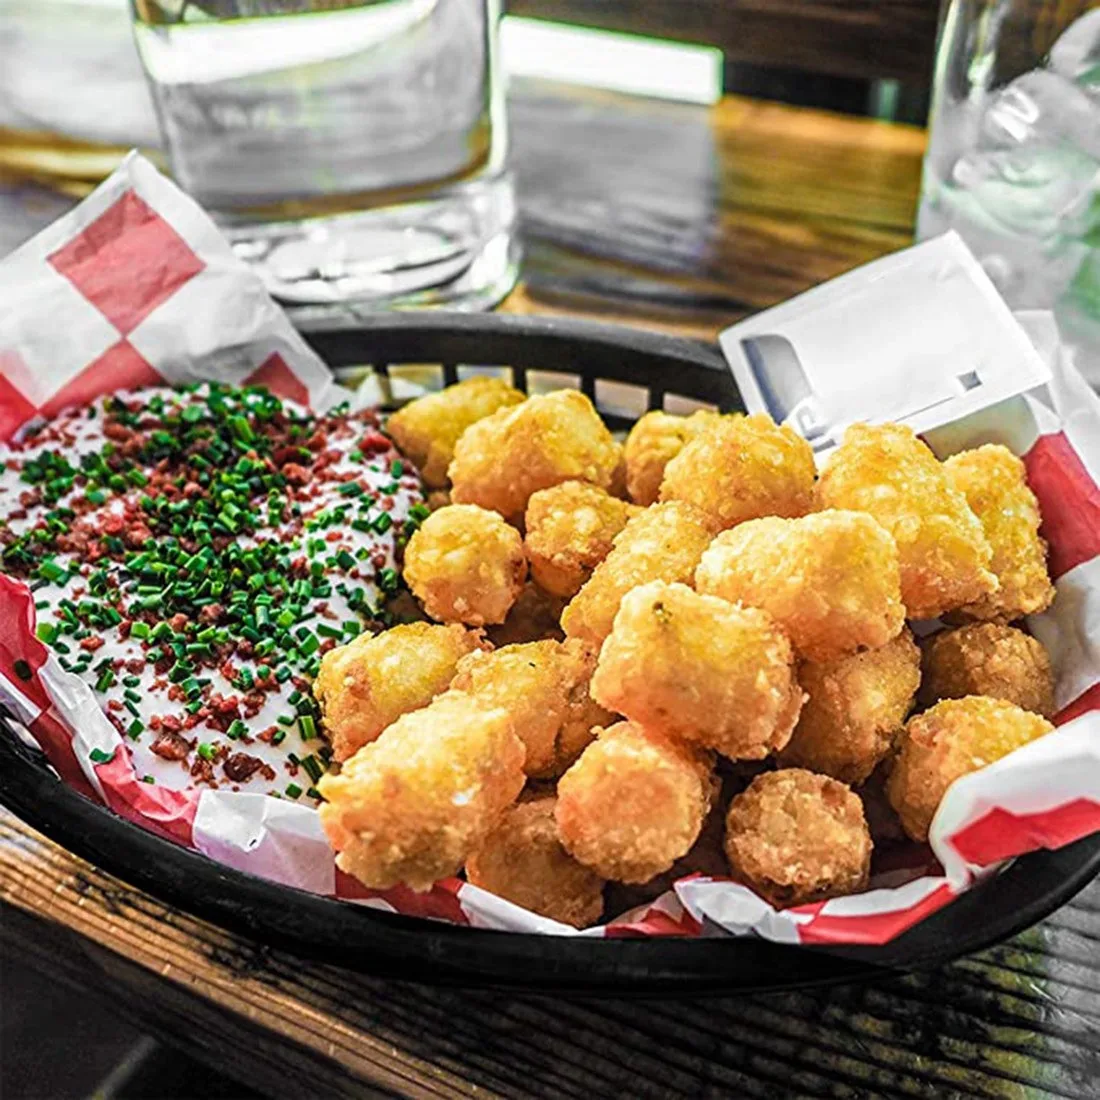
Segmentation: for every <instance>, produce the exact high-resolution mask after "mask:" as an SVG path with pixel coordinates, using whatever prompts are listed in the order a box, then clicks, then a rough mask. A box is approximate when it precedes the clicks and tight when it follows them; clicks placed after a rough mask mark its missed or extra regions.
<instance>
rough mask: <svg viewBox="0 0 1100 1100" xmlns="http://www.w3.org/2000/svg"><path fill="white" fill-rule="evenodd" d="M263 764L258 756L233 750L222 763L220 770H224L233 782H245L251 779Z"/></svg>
mask: <svg viewBox="0 0 1100 1100" xmlns="http://www.w3.org/2000/svg"><path fill="white" fill-rule="evenodd" d="M263 765H264V762H263V761H262V760H260V759H259V758H258V757H255V756H249V755H248V753H245V752H235V753H234V754H233V755H232V756H230V757H229V758H228V759H227V760H226V762H225V763H224V764H223V765H222V771H223V772H225V775H226V778H227V779H230V780H232V781H233V782H234V783H245V782H247V781H248V780H249V779H251V778H252V776H253V775H254V774H255V773H256V772H258V771H259V770H260V769H261V768H262V767H263Z"/></svg>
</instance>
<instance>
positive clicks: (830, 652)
mask: <svg viewBox="0 0 1100 1100" xmlns="http://www.w3.org/2000/svg"><path fill="white" fill-rule="evenodd" d="M695 587H696V588H697V589H698V590H699V591H700V592H706V593H709V594H710V595H713V596H721V597H722V598H723V599H725V600H729V601H730V602H731V603H737V602H739V601H740V602H742V603H745V604H748V605H749V606H750V607H761V608H763V609H764V610H765V611H767V612H768V613H769V614H770V615H771V616H772V617H773V618H774V619H775V620H776V621H777V622H778V623H779V625H780V626H782V627H783V629H784V630H786V631H787V633H788V634H789V635H790V638H791V641H792V642H793V643H794V647H795V649H796V650H798V652H799V654H800V656H802V657H806V658H807V659H809V660H812V661H835V660H838V659H839V658H840V657H843V656H845V655H847V654H849V653H854V652H855V651H856V650H859V649H864V648H874V647H877V646H881V645H885V644H886V643H887V642H888V641H889V640H890V639H891V638H893V637H895V636H896V635H897V633H898V631H899V630H901V627H902V623H903V622H904V620H905V609H904V608H903V607H902V603H901V575H900V571H899V569H898V554H897V548H896V547H895V545H894V540H893V539H892V538H891V537H890V535H889V534H888V533H887V532H886V531H885V530H884V529H883V528H882V527H880V526H879V525H878V524H877V523H876V522H875V521H874V520H873V519H871V517H870V516H867V515H863V514H861V513H858V512H840V511H828V512H819V513H817V514H816V515H812V516H805V517H803V518H802V519H778V518H775V517H768V518H767V519H758V520H750V521H749V522H748V523H743V524H741V525H740V526H739V527H735V528H734V529H733V530H732V531H723V532H722V534H720V535H719V536H718V537H717V538H716V539H715V540H714V542H713V543H712V544H711V546H710V548H709V549H708V550H707V551H706V553H704V554H703V558H702V560H701V561H700V563H699V568H698V569H697V570H696V571H695Z"/></svg>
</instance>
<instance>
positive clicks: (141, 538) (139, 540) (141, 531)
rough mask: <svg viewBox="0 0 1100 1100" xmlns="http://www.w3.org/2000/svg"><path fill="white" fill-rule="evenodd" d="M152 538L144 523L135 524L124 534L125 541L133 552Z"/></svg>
mask: <svg viewBox="0 0 1100 1100" xmlns="http://www.w3.org/2000/svg"><path fill="white" fill-rule="evenodd" d="M152 537H153V532H152V531H150V530H149V528H148V527H146V526H145V524H144V523H135V524H134V525H133V527H131V528H130V529H129V530H128V531H127V532H126V541H127V542H128V543H129V544H130V546H131V547H133V549H135V550H137V549H138V548H139V547H141V546H144V545H145V543H147V542H148V541H149V540H150V539H151V538H152Z"/></svg>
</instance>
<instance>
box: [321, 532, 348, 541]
mask: <svg viewBox="0 0 1100 1100" xmlns="http://www.w3.org/2000/svg"><path fill="white" fill-rule="evenodd" d="M343 537H344V536H343V535H342V534H340V532H339V531H329V533H328V534H327V535H325V542H339V541H340V540H341V539H342V538H343Z"/></svg>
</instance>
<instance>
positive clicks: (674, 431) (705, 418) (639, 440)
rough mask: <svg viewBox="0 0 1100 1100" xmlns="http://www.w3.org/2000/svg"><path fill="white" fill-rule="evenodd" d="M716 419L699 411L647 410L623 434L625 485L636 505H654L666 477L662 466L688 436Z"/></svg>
mask: <svg viewBox="0 0 1100 1100" xmlns="http://www.w3.org/2000/svg"><path fill="white" fill-rule="evenodd" d="M718 419H719V416H718V413H714V412H707V411H706V410H700V411H699V412H696V413H692V414H691V416H672V415H670V414H669V413H666V412H661V411H660V410H654V411H653V412H647V413H646V414H645V416H643V417H642V418H641V419H640V420H639V421H638V422H637V423H636V424H635V425H634V427H633V428H631V429H630V434H629V435H628V436H627V437H626V448H625V451H624V456H625V459H626V487H627V491H628V492H629V493H630V499H631V500H633V501H634V502H635V503H637V504H644V505H648V504H654V503H655V502H656V500H657V496H658V494H659V492H660V489H661V481H662V480H663V479H664V476H665V467H666V466H667V465H668V464H669V462H670V461H671V460H672V459H674V458H675V457H676V456H677V455H678V454H679V453H680V451H681V450H683V447H684V444H685V443H687V441H688V440H689V439H694V438H695V436H697V435H698V434H699V433H700V432H701V431H702V430H703V429H704V428H706V427H707V426H708V425H710V424H713V423H715V422H716V421H717V420H718Z"/></svg>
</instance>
